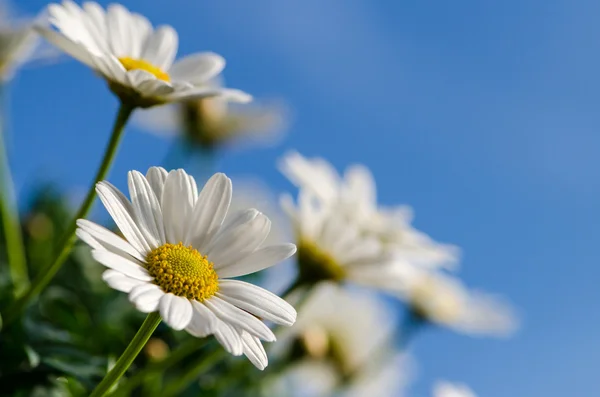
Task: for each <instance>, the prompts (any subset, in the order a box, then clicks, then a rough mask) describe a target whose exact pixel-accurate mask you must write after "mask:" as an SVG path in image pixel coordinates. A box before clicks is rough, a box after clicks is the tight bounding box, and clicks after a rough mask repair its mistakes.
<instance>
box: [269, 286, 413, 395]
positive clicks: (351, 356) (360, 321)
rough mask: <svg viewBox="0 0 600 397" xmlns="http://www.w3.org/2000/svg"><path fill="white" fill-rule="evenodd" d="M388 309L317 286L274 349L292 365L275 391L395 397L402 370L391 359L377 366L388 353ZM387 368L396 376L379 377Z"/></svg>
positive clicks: (363, 296) (367, 296)
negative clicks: (340, 391) (384, 354)
mask: <svg viewBox="0 0 600 397" xmlns="http://www.w3.org/2000/svg"><path fill="white" fill-rule="evenodd" d="M388 305H389V303H386V302H384V301H383V300H382V299H381V298H380V297H378V296H377V295H375V294H374V293H373V292H371V291H366V290H358V289H344V288H341V287H339V286H338V285H336V284H332V283H322V284H320V285H318V286H316V287H315V289H314V290H313V291H311V292H310V295H309V297H308V298H307V300H306V301H305V302H304V304H303V305H302V309H301V311H300V312H299V314H298V321H297V323H296V324H295V326H294V327H293V328H290V329H288V330H285V331H284V332H283V333H282V334H281V336H280V338H279V342H280V343H279V344H278V345H277V346H275V349H277V351H278V353H276V352H274V354H279V355H281V354H282V351H286V352H287V355H288V356H287V357H289V358H290V360H291V365H290V367H289V368H288V370H286V371H285V372H284V373H283V375H282V378H281V379H280V380H279V381H278V382H277V385H278V386H279V387H282V386H283V385H287V386H284V387H282V388H283V389H288V390H289V389H294V390H295V391H294V392H293V393H291V394H285V395H293V396H321V395H328V393H330V392H331V391H332V390H334V389H339V390H342V389H344V390H347V391H348V393H350V394H349V395H352V396H358V395H373V396H381V397H384V396H396V395H397V394H396V393H397V391H398V389H399V386H401V384H402V380H403V379H406V376H404V375H405V374H406V370H407V367H406V365H404V364H403V365H402V366H401V367H402V369H401V370H399V368H398V360H397V357H394V356H395V355H394V354H392V355H391V356H393V357H394V358H393V360H391V361H385V362H380V360H381V359H383V358H384V357H381V356H380V355H379V354H380V353H381V351H382V350H387V351H389V350H392V351H393V346H392V344H391V340H390V338H391V337H392V335H393V333H394V332H393V331H394V326H395V324H396V322H397V321H396V315H395V313H396V312H395V310H393V308H392V307H390V306H388ZM386 346H387V349H386ZM387 358H389V357H386V359H387ZM389 367H393V368H394V369H395V370H396V371H394V372H395V373H394V375H395V376H393V377H389V376H388V377H386V376H383V373H382V372H384V369H385V368H389ZM399 371H404V373H402V372H399ZM380 372H381V373H380ZM292 384H293V385H295V386H294V387H290V386H291V385H292ZM340 386H342V387H341V388H340ZM359 390H360V391H361V392H365V393H366V394H360V393H359ZM383 390H385V393H383V394H382V391H383ZM367 391H369V392H367ZM376 391H377V392H376ZM351 392H352V393H354V394H352V393H351Z"/></svg>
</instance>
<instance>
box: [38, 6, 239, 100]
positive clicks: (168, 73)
mask: <svg viewBox="0 0 600 397" xmlns="http://www.w3.org/2000/svg"><path fill="white" fill-rule="evenodd" d="M48 14H49V22H50V24H51V25H52V26H53V27H54V28H55V29H56V30H54V29H52V28H49V27H45V26H42V25H39V26H37V27H36V29H37V30H38V31H39V32H40V34H42V35H43V36H44V37H45V38H46V39H47V40H48V41H49V42H51V43H52V44H54V45H56V46H57V47H59V48H60V49H62V50H63V51H65V52H66V53H68V54H69V55H71V56H72V57H74V58H75V59H77V60H79V61H80V62H82V63H84V64H86V65H87V66H89V67H91V68H92V69H93V70H95V71H96V72H97V73H99V74H100V75H102V76H103V77H104V78H105V79H106V80H107V81H108V84H109V86H110V88H111V90H112V91H113V92H114V93H115V94H116V95H117V96H119V98H121V100H122V101H123V102H126V103H129V104H131V105H134V106H138V107H150V106H154V105H158V104H163V103H167V102H176V101H184V100H190V99H194V98H202V97H208V96H216V95H223V96H226V97H227V98H228V99H229V100H234V101H240V102H247V101H249V100H250V99H251V98H250V96H249V95H248V94H245V93H243V92H241V91H239V90H231V89H224V88H220V87H214V86H211V85H210V84H209V82H210V81H211V80H212V79H213V78H214V77H215V76H217V75H218V74H219V73H221V71H222V70H223V68H224V67H225V60H224V59H223V58H222V57H221V56H219V55H217V54H214V53H210V52H207V53H198V54H194V55H189V56H186V57H184V58H182V59H180V60H179V61H177V62H175V63H173V61H174V60H175V56H176V54H177V47H178V36H177V32H176V31H175V30H174V29H173V28H172V27H171V26H168V25H164V26H160V27H158V28H156V29H154V28H153V27H152V25H151V24H150V22H149V21H148V20H147V19H146V18H145V17H144V16H142V15H140V14H137V13H132V12H129V11H128V10H127V9H126V8H125V7H123V6H122V5H120V4H111V5H109V6H108V8H107V10H106V11H105V10H104V9H103V8H102V7H101V6H100V5H98V4H97V3H95V2H86V3H84V4H83V6H82V7H80V6H78V5H77V4H75V3H74V2H73V1H70V0H65V1H63V2H62V4H50V5H49V6H48Z"/></svg>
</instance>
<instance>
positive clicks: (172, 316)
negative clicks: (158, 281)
mask: <svg viewBox="0 0 600 397" xmlns="http://www.w3.org/2000/svg"><path fill="white" fill-rule="evenodd" d="M159 309H160V315H161V316H162V318H163V320H165V322H166V323H167V324H168V325H169V326H170V327H171V328H173V329H174V330H176V331H181V330H182V329H184V328H185V327H187V325H188V324H189V323H190V321H192V314H193V312H192V304H191V303H190V301H189V300H187V299H186V298H182V297H180V296H176V295H173V294H171V293H169V294H165V295H164V296H163V297H162V298H160V304H159Z"/></svg>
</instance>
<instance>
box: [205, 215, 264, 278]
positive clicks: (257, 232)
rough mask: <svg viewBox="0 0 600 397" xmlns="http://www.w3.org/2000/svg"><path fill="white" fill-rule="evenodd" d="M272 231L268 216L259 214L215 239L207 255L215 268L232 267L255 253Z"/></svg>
mask: <svg viewBox="0 0 600 397" xmlns="http://www.w3.org/2000/svg"><path fill="white" fill-rule="evenodd" d="M270 230H271V221H270V220H269V218H267V216H266V215H264V214H262V213H258V215H256V217H255V218H254V219H252V220H251V221H249V222H246V223H243V224H241V225H237V226H234V227H230V228H228V229H227V230H224V231H223V234H222V235H220V236H218V238H215V240H214V244H211V247H210V249H209V250H208V252H207V253H206V254H207V255H208V256H209V258H210V260H211V261H212V262H213V263H214V264H215V267H216V268H217V269H218V268H221V267H225V266H229V265H232V264H234V263H236V262H239V261H240V260H242V259H243V258H244V257H245V256H247V255H248V254H250V253H251V252H254V251H255V250H256V249H257V248H258V247H259V246H260V245H261V244H262V243H263V241H265V238H266V237H267V235H268V234H269V231H270Z"/></svg>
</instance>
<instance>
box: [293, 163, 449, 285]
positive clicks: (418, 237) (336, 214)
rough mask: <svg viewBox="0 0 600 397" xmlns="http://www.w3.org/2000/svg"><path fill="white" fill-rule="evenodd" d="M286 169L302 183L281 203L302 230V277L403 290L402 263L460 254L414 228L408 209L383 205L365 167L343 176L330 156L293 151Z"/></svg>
mask: <svg viewBox="0 0 600 397" xmlns="http://www.w3.org/2000/svg"><path fill="white" fill-rule="evenodd" d="M281 169H282V171H283V173H284V174H285V175H287V176H288V177H289V178H290V180H291V181H292V182H293V183H295V184H296V185H298V186H299V193H298V200H297V203H296V204H295V203H294V201H293V199H292V198H291V196H289V195H284V196H283V197H282V206H283V208H284V210H285V211H286V212H287V214H288V216H289V217H290V219H291V220H292V223H293V226H294V228H295V232H296V235H297V241H298V257H297V261H298V270H299V275H300V281H301V282H302V283H304V284H311V283H315V282H319V281H324V280H332V281H338V282H343V281H351V282H354V283H357V284H362V285H366V286H369V287H375V288H378V289H381V290H385V291H389V292H392V293H398V292H400V291H399V288H400V286H401V285H402V280H401V277H403V275H404V272H403V271H402V268H403V267H406V266H413V265H415V266H416V265H418V266H419V267H423V268H437V267H440V266H444V265H446V264H448V263H451V262H452V261H453V260H454V259H455V248H454V247H450V246H445V245H441V244H438V243H435V242H433V241H432V240H431V239H429V238H428V237H427V236H425V235H423V234H422V233H420V232H417V231H416V230H414V229H413V228H412V227H411V226H410V223H409V222H408V218H407V217H406V216H405V214H404V210H403V209H399V210H393V211H394V212H395V213H396V215H397V216H395V217H389V216H388V215H386V214H385V213H384V212H383V211H384V210H381V209H379V208H378V206H377V203H376V200H375V198H374V196H375V188H374V184H373V179H372V177H371V174H370V172H369V171H368V170H367V169H366V168H364V167H362V166H357V167H353V168H352V169H350V170H349V171H348V173H347V177H346V179H341V178H340V177H339V175H337V173H336V172H335V170H334V169H333V168H332V167H331V165H330V164H329V163H327V162H326V161H324V160H322V159H314V160H307V159H305V158H304V157H302V156H301V155H299V154H297V153H291V154H289V155H287V156H286V157H285V158H284V159H283V160H282V163H281ZM401 213H402V216H401V215H400V214H401Z"/></svg>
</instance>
